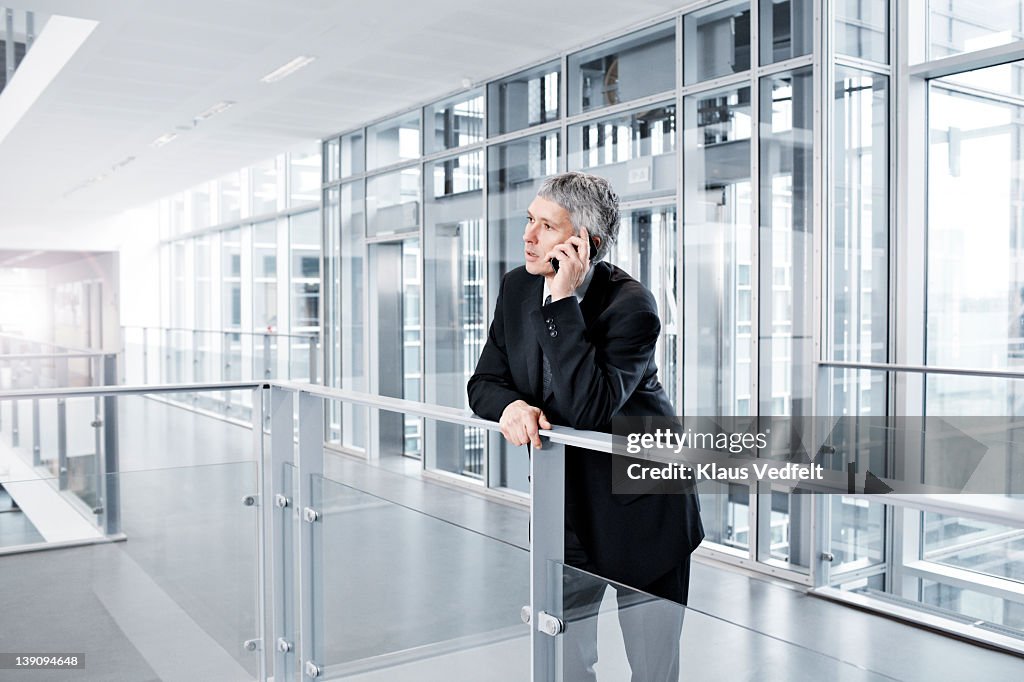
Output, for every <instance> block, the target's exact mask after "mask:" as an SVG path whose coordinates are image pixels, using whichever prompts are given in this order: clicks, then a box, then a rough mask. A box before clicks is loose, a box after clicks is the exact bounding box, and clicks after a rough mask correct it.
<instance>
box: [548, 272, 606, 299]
mask: <svg viewBox="0 0 1024 682" xmlns="http://www.w3.org/2000/svg"><path fill="white" fill-rule="evenodd" d="M600 262H601V261H594V262H593V263H591V264H590V268H589V269H588V270H587V274H586V276H585V277H584V278H583V281H582V282H580V285H579V286H578V287H576V291H574V292H573V293H574V294H575V295H576V300H577V301H579V302H580V303H583V297H584V296H586V295H587V289H589V288H590V281H591V280H593V279H594V267H595V266H596V265H597V264H598V263H600ZM550 295H551V289H549V288H548V278H547V277H545V278H544V291H543V292H542V293H541V296H540V304H541V305H544V301H546V300H548V296H550Z"/></svg>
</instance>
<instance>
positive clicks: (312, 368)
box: [309, 335, 320, 384]
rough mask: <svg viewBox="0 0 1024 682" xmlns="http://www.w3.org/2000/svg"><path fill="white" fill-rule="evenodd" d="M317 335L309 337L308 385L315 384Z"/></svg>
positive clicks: (317, 353)
mask: <svg viewBox="0 0 1024 682" xmlns="http://www.w3.org/2000/svg"><path fill="white" fill-rule="evenodd" d="M319 338H320V337H319V335H313V336H310V337H309V383H311V384H315V383H316V378H317V374H318V372H317V356H318V355H319V352H318V346H319V345H320V343H319Z"/></svg>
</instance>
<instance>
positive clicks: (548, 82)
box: [487, 62, 560, 136]
mask: <svg viewBox="0 0 1024 682" xmlns="http://www.w3.org/2000/svg"><path fill="white" fill-rule="evenodd" d="M559 74H560V70H559V67H558V62H552V63H549V64H544V65H543V66H538V67H536V68H533V69H528V70H526V71H522V72H520V73H517V74H516V75H514V76H509V77H508V78H504V79H502V80H499V81H495V82H494V83H491V84H489V85H488V86H487V107H488V134H490V135H492V136H493V135H502V134H504V133H511V132H514V131H516V130H522V129H523V128H528V127H530V126H535V125H539V124H541V123H547V122H548V121H554V120H556V119H557V118H558V115H559V111H558V81H559Z"/></svg>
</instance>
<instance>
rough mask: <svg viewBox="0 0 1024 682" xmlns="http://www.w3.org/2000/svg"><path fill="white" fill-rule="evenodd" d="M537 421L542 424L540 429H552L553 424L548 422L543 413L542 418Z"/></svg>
mask: <svg viewBox="0 0 1024 682" xmlns="http://www.w3.org/2000/svg"><path fill="white" fill-rule="evenodd" d="M537 421H538V422H539V423H540V428H542V429H550V428H551V422H549V421H548V418H547V416H546V415H545V414H544V413H543V412H541V413H540V417H539V418H538V420H537Z"/></svg>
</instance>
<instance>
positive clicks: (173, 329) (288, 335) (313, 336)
mask: <svg viewBox="0 0 1024 682" xmlns="http://www.w3.org/2000/svg"><path fill="white" fill-rule="evenodd" d="M121 328H122V329H142V330H146V329H152V330H154V331H166V332H188V333H198V334H238V335H240V336H280V337H282V338H295V339H314V340H316V341H319V340H320V332H306V333H300V334H296V333H293V332H289V333H285V332H271V331H242V330H241V329H192V328H189V327H150V326H146V325H123V326H122V327H121Z"/></svg>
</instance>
